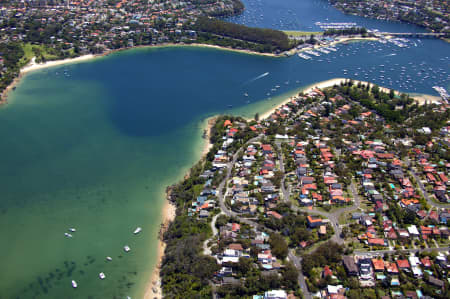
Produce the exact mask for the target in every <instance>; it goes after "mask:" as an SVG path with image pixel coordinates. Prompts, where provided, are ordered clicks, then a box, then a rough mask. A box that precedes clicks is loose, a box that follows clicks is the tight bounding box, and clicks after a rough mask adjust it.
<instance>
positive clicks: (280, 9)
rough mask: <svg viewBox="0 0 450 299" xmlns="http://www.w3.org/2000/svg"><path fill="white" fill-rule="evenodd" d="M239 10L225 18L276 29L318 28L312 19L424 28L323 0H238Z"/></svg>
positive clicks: (394, 28)
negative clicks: (357, 13)
mask: <svg viewBox="0 0 450 299" xmlns="http://www.w3.org/2000/svg"><path fill="white" fill-rule="evenodd" d="M242 2H243V3H244V5H245V10H244V12H243V14H241V15H239V16H233V17H229V18H227V20H228V21H230V22H234V23H238V24H244V25H247V26H250V27H263V28H272V29H280V30H300V31H321V29H320V27H319V26H317V25H315V23H316V22H322V23H331V22H347V23H349V22H351V23H356V25H357V26H361V27H365V28H367V29H378V30H380V31H386V32H425V30H424V29H423V28H420V27H418V26H412V25H408V24H403V23H399V22H391V21H382V20H376V19H369V18H363V17H359V16H354V15H345V14H344V13H342V12H340V11H338V10H337V9H335V8H334V7H333V6H331V5H329V3H328V1H326V0H242Z"/></svg>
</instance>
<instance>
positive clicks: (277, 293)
mask: <svg viewBox="0 0 450 299" xmlns="http://www.w3.org/2000/svg"><path fill="white" fill-rule="evenodd" d="M264 299H287V294H286V291H284V290H271V291H267V292H265V293H264Z"/></svg>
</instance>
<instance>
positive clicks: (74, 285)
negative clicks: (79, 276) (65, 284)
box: [72, 280, 78, 289]
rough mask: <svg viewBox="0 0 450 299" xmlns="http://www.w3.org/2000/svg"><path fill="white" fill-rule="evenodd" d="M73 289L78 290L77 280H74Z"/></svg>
mask: <svg viewBox="0 0 450 299" xmlns="http://www.w3.org/2000/svg"><path fill="white" fill-rule="evenodd" d="M72 287H73V288H74V289H76V288H77V287H78V285H77V282H76V281H75V280H72Z"/></svg>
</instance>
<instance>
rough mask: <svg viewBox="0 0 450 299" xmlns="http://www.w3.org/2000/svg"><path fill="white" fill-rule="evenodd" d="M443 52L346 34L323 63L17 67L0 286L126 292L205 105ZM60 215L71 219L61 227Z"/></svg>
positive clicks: (157, 56) (153, 52) (133, 287)
mask: <svg viewBox="0 0 450 299" xmlns="http://www.w3.org/2000/svg"><path fill="white" fill-rule="evenodd" d="M373 47H380V48H381V50H379V51H377V52H376V53H375V54H374V53H372V52H371V51H372V49H373ZM446 47H447V48H446ZM394 49H395V51H396V52H395V53H396V55H395V56H388V57H389V58H386V57H387V56H386V55H390V53H393V51H394ZM431 49H435V50H434V55H433V57H429V55H428V53H429V51H431ZM447 50H448V45H447V44H445V43H443V42H441V41H432V40H430V41H424V42H423V43H422V44H421V45H419V46H417V47H411V48H406V49H396V48H393V46H392V45H374V44H372V43H362V44H351V45H346V46H339V51H338V52H337V53H347V54H348V53H351V55H349V56H346V55H343V56H339V55H338V54H332V55H336V57H335V58H332V59H330V60H331V61H330V62H327V61H318V60H317V59H315V60H313V61H304V60H301V59H300V58H298V57H291V58H270V57H260V56H254V55H244V54H239V53H231V52H225V51H220V50H213V49H204V48H185V47H184V48H182V47H179V48H160V49H136V50H130V51H125V52H121V53H117V54H114V55H110V56H108V57H104V58H100V59H96V60H93V61H92V62H88V63H80V64H73V65H68V66H63V67H57V68H51V69H47V70H42V71H37V72H34V73H31V74H29V75H27V76H26V77H25V78H24V80H23V81H22V82H21V84H20V85H19V86H18V88H17V90H16V91H15V92H13V93H12V94H11V97H10V104H8V105H6V106H4V107H2V108H1V109H0V136H1V140H2V143H1V147H0V165H1V167H0V178H1V179H0V190H2V191H1V197H0V241H1V242H0V243H1V244H2V251H1V256H0V258H1V266H2V271H1V272H0V290H1V293H0V298H17V297H19V298H124V297H125V295H127V294H129V295H131V296H134V297H135V298H140V297H141V296H142V293H143V290H144V286H145V283H146V281H147V280H148V278H149V273H150V269H151V267H152V265H153V263H154V257H155V254H156V235H157V230H158V228H159V221H160V211H161V206H162V203H163V199H164V196H163V192H164V190H165V188H166V186H167V185H169V184H171V183H173V182H175V181H176V180H178V179H180V178H181V177H182V175H183V173H184V172H185V171H186V170H187V169H188V168H189V167H190V166H191V165H192V164H193V163H194V162H195V161H196V160H197V159H198V158H199V154H200V151H199V148H200V147H201V145H202V139H201V133H202V130H201V125H200V124H201V122H202V120H203V119H204V118H205V117H207V116H210V115H213V114H216V113H223V112H233V113H239V114H244V115H247V116H252V115H254V112H255V111H259V112H262V111H263V110H265V109H267V108H269V107H271V106H273V105H274V104H275V103H276V102H279V100H280V99H281V98H282V97H284V96H286V93H292V91H293V90H296V89H298V88H300V87H301V86H305V85H308V84H312V83H313V82H317V81H322V80H326V79H329V78H333V77H342V74H341V73H340V72H341V71H342V69H343V68H346V69H349V70H351V69H352V68H353V69H354V70H355V71H356V70H357V67H359V66H363V67H364V68H365V69H366V70H370V69H372V68H379V64H380V63H386V61H387V59H389V64H390V65H392V66H395V64H397V65H398V66H395V68H396V70H394V71H389V70H388V73H389V76H393V77H394V76H401V74H400V73H399V71H398V70H399V69H400V68H401V66H404V67H406V68H413V66H412V64H409V62H411V61H414V62H418V61H422V60H424V61H426V63H427V67H426V68H427V70H428V68H432V69H433V70H434V69H439V68H442V67H446V70H448V69H449V68H448V67H447V66H448V63H449V62H448V58H445V57H446V56H445V55H448V54H446V53H448V51H447ZM421 68H422V67H421ZM423 68H425V67H423ZM266 73H267V75H265V76H262V75H263V74H266ZM411 74H412V73H411ZM412 75H413V77H414V80H415V81H417V84H414V86H413V88H411V89H410V88H409V87H407V86H406V89H403V90H406V91H408V90H410V91H416V92H428V93H431V92H433V90H432V89H431V86H432V85H433V81H432V78H430V79H427V80H422V78H421V75H414V74H412ZM386 76H387V74H386ZM442 76H444V75H442ZM442 76H441V79H440V80H441V81H442V83H445V84H444V85H445V86H448V82H449V80H448V76H447V77H445V76H444V77H443V78H442ZM355 78H356V79H357V78H359V77H358V76H356V77H355ZM360 79H363V80H364V78H360ZM377 80H380V79H378V78H377V79H376V80H375V81H377ZM380 81H381V80H380ZM380 81H378V82H380ZM275 85H280V87H279V88H277V89H276V91H275V92H273V91H271V89H272V88H273V87H274V86H275ZM393 87H394V88H395V87H399V86H398V85H397V86H396V85H395V84H393ZM399 89H402V88H399ZM414 89H415V90H414ZM244 92H247V93H248V94H249V97H248V98H247V97H245V96H244V95H243V94H244ZM267 93H271V95H270V98H271V99H267V98H268V97H269V96H267ZM230 105H232V106H233V110H230V109H229V108H228V107H229V106H230ZM136 226H142V227H143V232H142V233H141V234H140V235H138V236H134V235H133V234H132V231H133V230H134V228H135V227H136ZM69 227H76V228H77V232H75V233H74V237H73V238H71V239H69V238H65V237H64V232H67V229H68V228H69ZM126 244H128V245H129V246H130V247H131V249H132V251H131V252H130V253H127V254H126V253H124V252H123V249H122V248H123V246H124V245H126ZM106 256H111V257H113V262H111V263H107V262H106V261H105V257H106ZM99 272H105V274H106V275H107V278H106V279H105V280H104V281H101V280H99V279H98V273H99ZM72 279H75V280H76V281H77V282H78V284H79V287H78V289H76V290H74V289H72V287H71V284H70V281H71V280H72Z"/></svg>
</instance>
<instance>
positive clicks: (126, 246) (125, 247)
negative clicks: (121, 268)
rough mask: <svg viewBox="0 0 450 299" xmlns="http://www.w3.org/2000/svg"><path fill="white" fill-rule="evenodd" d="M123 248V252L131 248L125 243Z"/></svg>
mask: <svg viewBox="0 0 450 299" xmlns="http://www.w3.org/2000/svg"><path fill="white" fill-rule="evenodd" d="M123 250H125V252H129V251H130V250H131V248H130V246H128V245H125V246H124V247H123Z"/></svg>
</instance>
